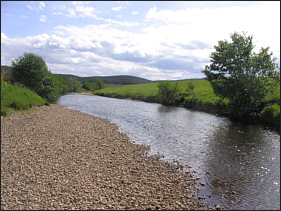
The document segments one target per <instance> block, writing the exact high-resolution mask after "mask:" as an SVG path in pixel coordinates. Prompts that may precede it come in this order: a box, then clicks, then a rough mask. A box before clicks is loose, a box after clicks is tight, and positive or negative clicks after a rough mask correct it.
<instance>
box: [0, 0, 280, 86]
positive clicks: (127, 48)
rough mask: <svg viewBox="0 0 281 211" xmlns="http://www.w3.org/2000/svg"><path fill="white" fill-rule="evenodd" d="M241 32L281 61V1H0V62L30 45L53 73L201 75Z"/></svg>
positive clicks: (165, 77) (151, 76) (8, 61)
mask: <svg viewBox="0 0 281 211" xmlns="http://www.w3.org/2000/svg"><path fill="white" fill-rule="evenodd" d="M243 31H244V32H247V35H253V44H254V45H255V48H254V52H256V53H258V52H259V50H260V49H261V47H270V52H271V51H272V52H273V56H274V57H276V58H277V60H276V62H277V63H278V64H279V66H280V1H89V2H87V1H81V2H79V1H1V65H7V66H11V62H12V60H14V59H16V58H18V57H19V56H23V54H24V52H27V53H30V52H31V53H34V54H36V55H38V56H41V57H42V58H43V59H44V60H45V62H46V64H47V66H48V68H49V69H50V70H51V72H52V73H55V74H72V75H77V76H81V77H86V76H113V75H132V76H137V77H141V78H146V79H149V80H168V79H170V80H180V79H192V78H194V79H195V78H203V77H205V75H204V74H203V73H202V72H201V71H202V70H204V68H205V65H209V64H210V63H211V62H210V54H211V53H212V52H214V51H215V50H214V46H215V45H217V44H218V41H219V40H228V41H231V38H230V35H231V34H233V33H234V32H238V33H240V34H242V32H243Z"/></svg>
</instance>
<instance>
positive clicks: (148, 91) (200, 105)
mask: <svg viewBox="0 0 281 211" xmlns="http://www.w3.org/2000/svg"><path fill="white" fill-rule="evenodd" d="M194 83H195V85H196V87H195V89H194V95H191V94H189V95H188V94H187V93H186V91H185V90H186V84H187V82H186V81H181V82H178V86H179V87H180V89H181V94H182V95H184V94H185V96H184V97H182V98H181V99H179V103H178V105H180V106H183V107H185V108H190V109H194V110H199V111H205V112H209V113H215V114H219V115H227V104H228V100H227V99H224V100H222V99H221V98H219V97H217V96H216V95H215V94H214V91H213V89H212V86H211V84H210V82H208V81H207V80H198V81H194ZM157 84H158V83H148V84H137V85H127V86H122V87H112V88H105V89H101V90H97V91H94V92H93V94H96V95H100V96H105V97H113V98H120V99H124V98H130V99H133V100H141V101H145V102H155V103H160V102H161V101H160V99H159V97H158V87H157ZM268 100H269V101H268V104H267V106H266V107H265V108H264V110H263V111H262V113H261V121H264V122H267V123H271V124H276V125H280V121H279V120H280V105H279V104H278V102H279V101H280V87H279V88H278V89H276V90H275V92H274V93H273V94H270V95H268Z"/></svg>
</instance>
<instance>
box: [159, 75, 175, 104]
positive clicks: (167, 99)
mask: <svg viewBox="0 0 281 211" xmlns="http://www.w3.org/2000/svg"><path fill="white" fill-rule="evenodd" d="M157 87H158V96H159V97H160V100H161V103H162V104H163V105H171V104H173V103H175V101H176V100H177V99H178V98H179V94H178V92H179V91H180V90H179V87H178V82H176V83H172V82H171V81H170V80H169V81H160V82H159V83H158V84H157Z"/></svg>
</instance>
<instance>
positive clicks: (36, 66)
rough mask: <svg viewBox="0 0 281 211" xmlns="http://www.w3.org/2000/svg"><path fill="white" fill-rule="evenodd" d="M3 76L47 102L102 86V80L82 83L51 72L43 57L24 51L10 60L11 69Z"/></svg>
mask: <svg viewBox="0 0 281 211" xmlns="http://www.w3.org/2000/svg"><path fill="white" fill-rule="evenodd" d="M3 78H4V80H5V81H7V82H9V83H11V84H17V85H21V86H25V87H27V88H29V89H31V90H32V91H34V92H36V93H37V94H38V95H39V96H41V97H42V98H44V99H46V100H47V101H49V102H54V101H55V100H56V99H57V98H58V97H60V96H62V95H64V94H66V93H70V92H81V91H87V90H90V91H92V90H97V89H102V88H104V83H103V81H102V80H98V81H96V82H95V83H94V82H92V83H90V82H88V81H86V82H84V84H82V83H81V82H79V81H78V80H77V79H75V78H74V77H63V76H61V75H56V74H52V73H51V70H49V68H48V67H47V64H46V62H45V61H44V59H43V58H42V57H40V56H38V55H35V54H33V53H24V54H23V56H19V57H18V58H17V59H15V60H12V68H11V71H10V72H6V73H4V75H3Z"/></svg>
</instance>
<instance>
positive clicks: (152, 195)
mask: <svg viewBox="0 0 281 211" xmlns="http://www.w3.org/2000/svg"><path fill="white" fill-rule="evenodd" d="M147 149H148V148H147V146H144V145H138V144H133V143H132V142H131V141H130V139H129V138H128V136H127V135H126V134H123V133H121V132H120V131H119V130H118V127H117V125H115V124H112V123H110V122H109V121H108V120H106V119H101V118H98V117H94V116H91V115H87V114H83V113H81V112H79V111H74V110H70V109H67V108H64V107H63V106H60V105H55V104H51V105H50V106H42V107H36V108H33V111H32V112H28V113H27V112H23V113H14V114H11V115H8V116H7V117H4V118H1V209H3V210H6V209H15V210H17V209H50V210H54V209H55V210H56V209H83V210H84V209H113V210H118V209H139V210H140V209H141V210H145V209H202V208H203V207H202V206H203V204H201V203H200V201H199V199H198V198H196V193H195V192H193V191H192V190H191V188H192V187H193V185H194V183H195V179H194V178H192V175H191V174H185V173H182V172H180V171H177V170H176V168H175V166H174V165H172V164H170V163H168V162H164V161H159V160H158V159H156V158H155V157H154V156H151V157H147V156H146V151H147ZM205 209H206V207H205Z"/></svg>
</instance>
